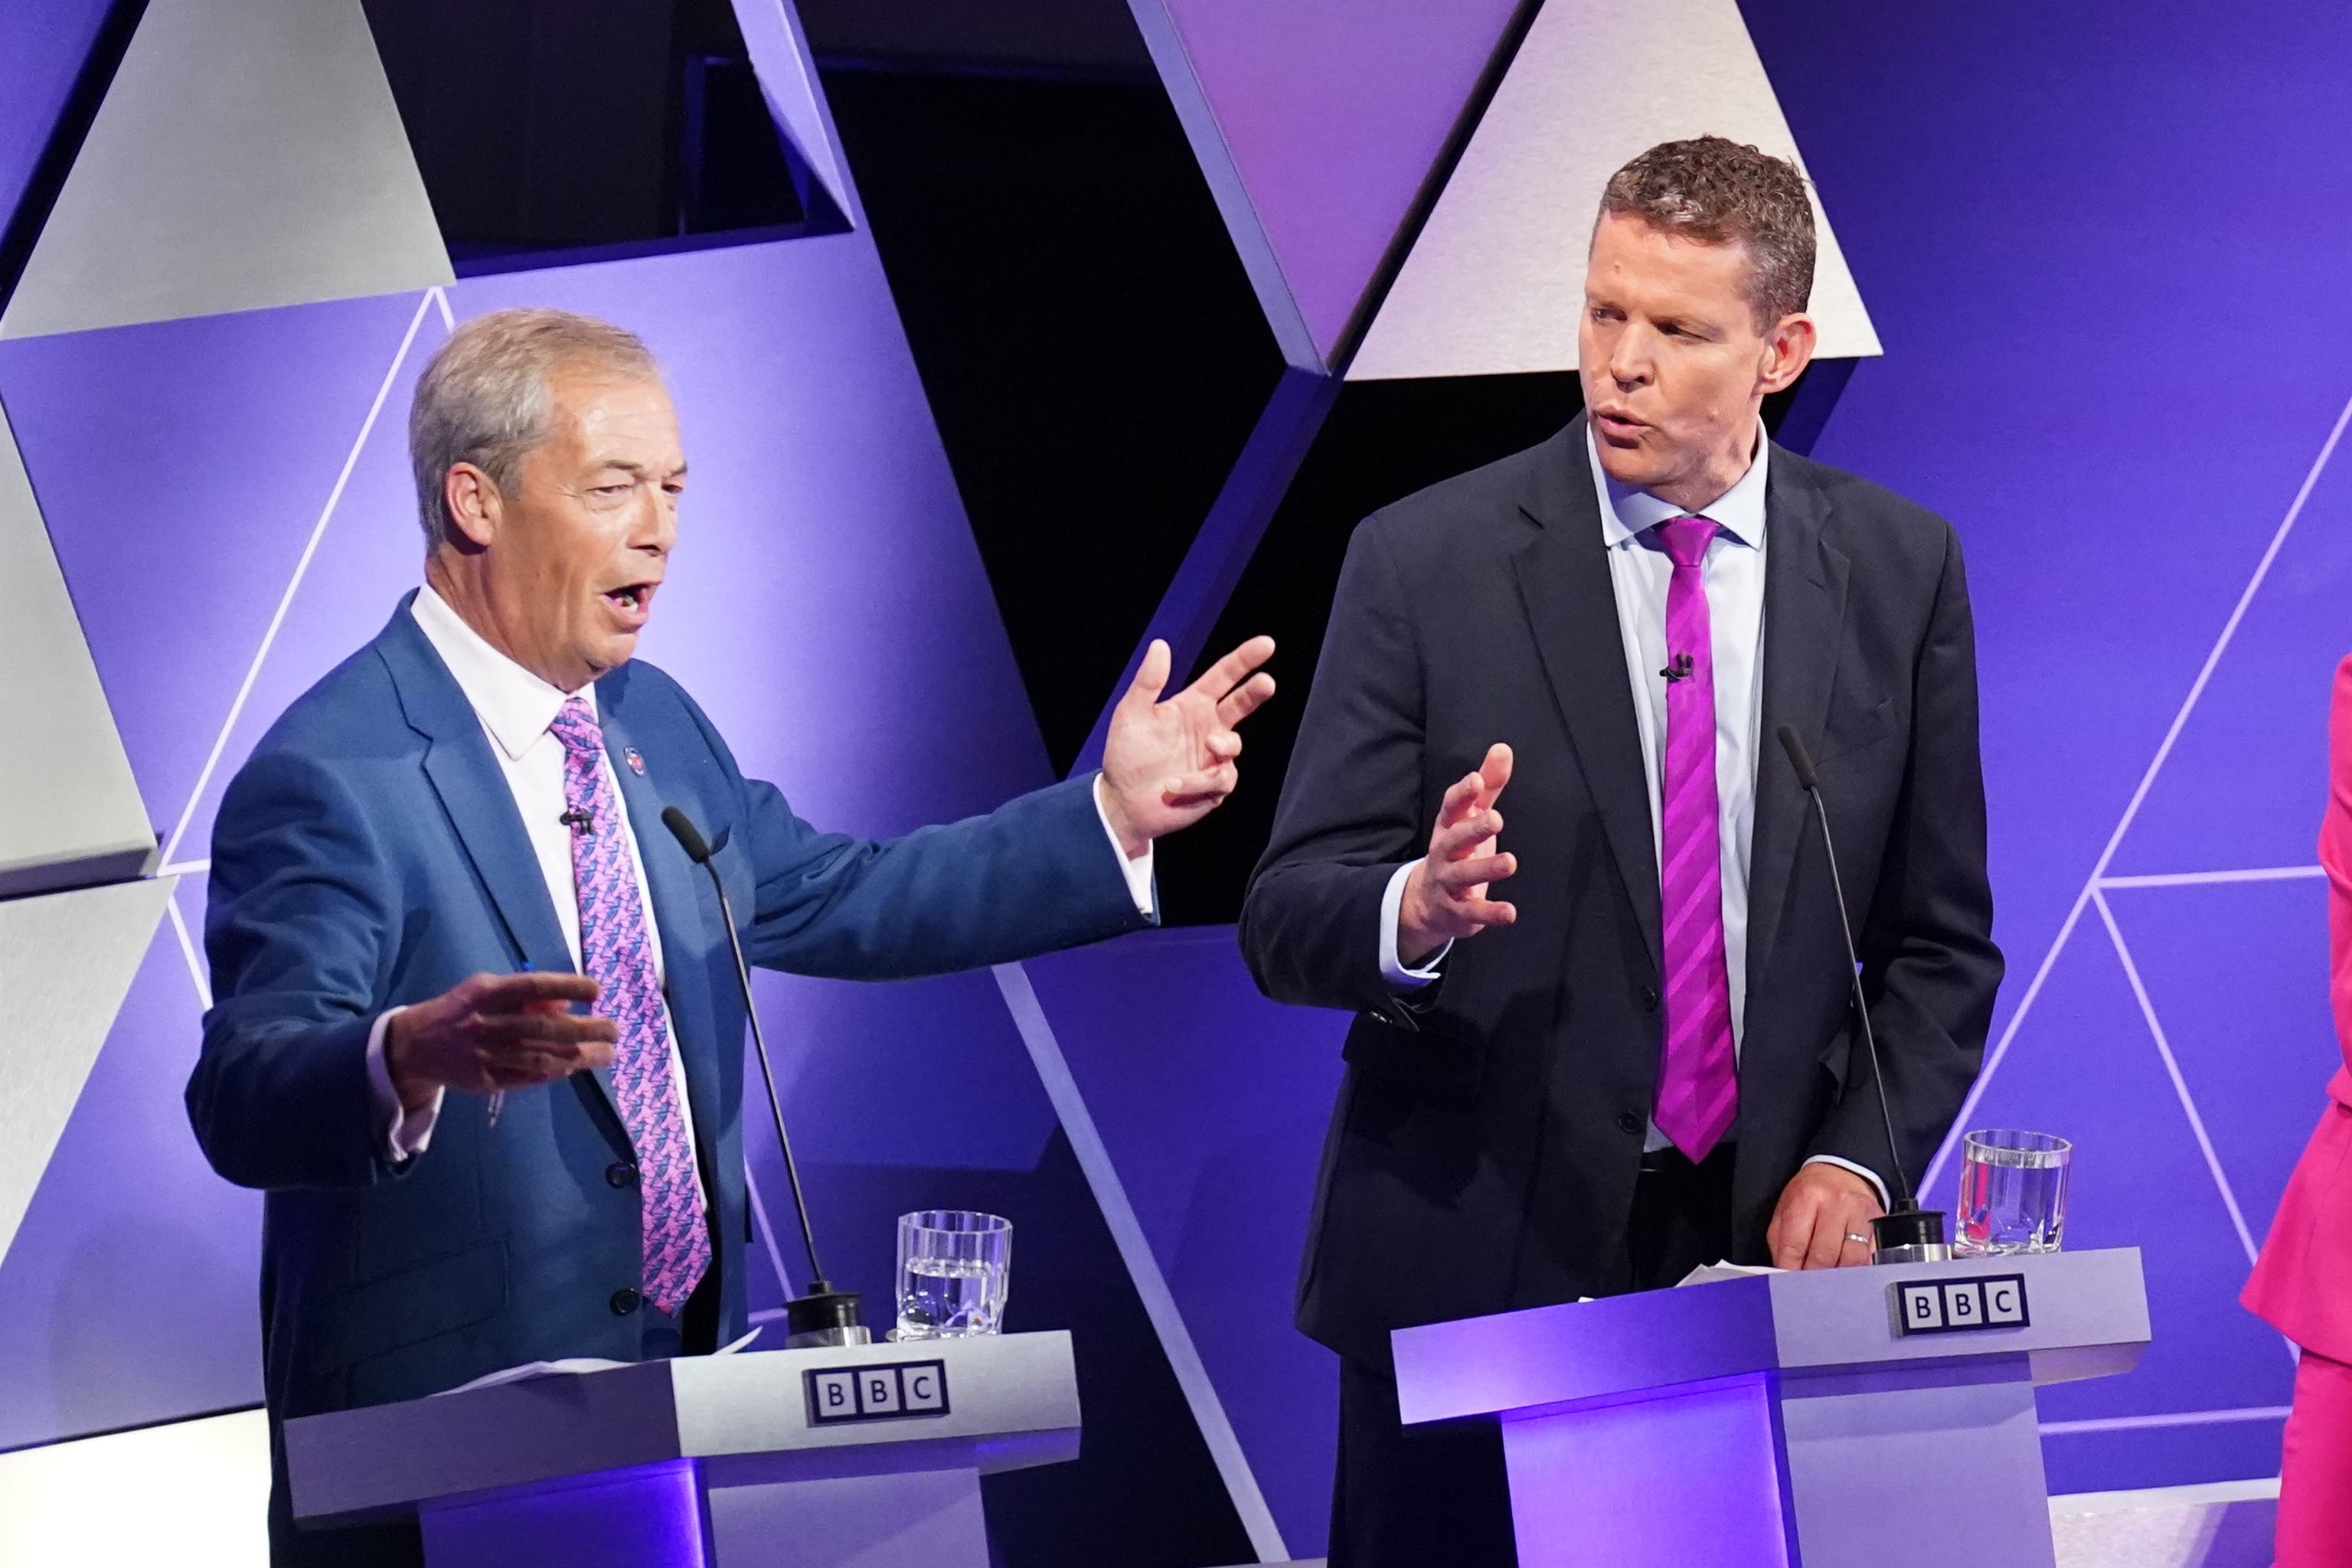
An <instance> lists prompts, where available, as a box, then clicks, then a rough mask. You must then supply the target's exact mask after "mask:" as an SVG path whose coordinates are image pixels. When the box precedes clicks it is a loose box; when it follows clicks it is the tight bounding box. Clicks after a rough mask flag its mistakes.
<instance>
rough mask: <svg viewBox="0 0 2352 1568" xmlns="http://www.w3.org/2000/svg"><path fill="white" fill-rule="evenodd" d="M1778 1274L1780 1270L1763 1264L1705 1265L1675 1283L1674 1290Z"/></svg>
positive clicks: (1718, 1263)
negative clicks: (1726, 1280) (1752, 1276)
mask: <svg viewBox="0 0 2352 1568" xmlns="http://www.w3.org/2000/svg"><path fill="white" fill-rule="evenodd" d="M1778 1273H1780V1269H1778V1268H1773V1267H1772V1266H1771V1265H1769V1264H1765V1263H1721V1262H1717V1263H1706V1264H1702V1265H1700V1266H1699V1267H1698V1268H1694V1269H1692V1270H1691V1271H1690V1272H1689V1273H1687V1274H1685V1275H1684V1276H1683V1277H1682V1278H1681V1279H1677V1280H1676V1281H1675V1289H1677V1290H1679V1289H1682V1288H1683V1287H1684V1286H1685V1285H1712V1284H1714V1283H1715V1282H1716V1281H1717V1280H1718V1279H1746V1278H1748V1276H1749V1275H1751V1274H1778Z"/></svg>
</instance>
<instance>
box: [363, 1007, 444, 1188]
mask: <svg viewBox="0 0 2352 1568" xmlns="http://www.w3.org/2000/svg"><path fill="white" fill-rule="evenodd" d="M399 1011H400V1009H399V1008H397V1007H387V1008H385V1009H384V1010H383V1012H381V1013H379V1014H377V1015H376V1019H375V1023H374V1025H373V1026H372V1027H371V1028H369V1030H368V1038H367V1075H368V1094H369V1096H370V1098H372V1099H373V1100H374V1101H375V1133H376V1137H375V1142H376V1152H377V1153H378V1154H379V1155H381V1156H383V1159H384V1160H386V1161H387V1162H389V1163H392V1164H394V1165H397V1164H400V1163H403V1162H404V1161H407V1160H413V1159H415V1157H416V1156H417V1155H419V1154H422V1153H424V1152H425V1145H426V1144H428V1143H431V1142H433V1128H434V1124H435V1123H436V1122H437V1121H440V1120H441V1100H442V1098H443V1097H444V1096H445V1095H446V1094H447V1093H448V1092H449V1091H448V1090H447V1089H435V1090H434V1091H433V1103H432V1104H430V1105H427V1106H425V1107H423V1108H421V1109H419V1110H409V1109H408V1108H407V1107H405V1106H404V1105H402V1104H401V1103H400V1091H399V1090H397V1089H394V1088H393V1087H392V1068H390V1067H389V1066H387V1065H386V1064H385V1062H384V1059H383V1036H384V1031H385V1030H386V1029H388V1028H390V1027H391V1026H392V1016H393V1015H394V1013H397V1012H399Z"/></svg>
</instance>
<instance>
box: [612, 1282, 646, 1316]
mask: <svg viewBox="0 0 2352 1568" xmlns="http://www.w3.org/2000/svg"><path fill="white" fill-rule="evenodd" d="M642 1300H645V1298H644V1297H643V1296H640V1295H638V1294H637V1293H636V1292H635V1290H632V1289H628V1288H627V1287H626V1286H624V1287H623V1288H621V1289H618V1290H615V1291H614V1292H613V1316H614V1317H616V1318H625V1317H627V1316H628V1315H629V1314H630V1313H631V1312H634V1311H635V1310H637V1303H638V1302H640V1301H642Z"/></svg>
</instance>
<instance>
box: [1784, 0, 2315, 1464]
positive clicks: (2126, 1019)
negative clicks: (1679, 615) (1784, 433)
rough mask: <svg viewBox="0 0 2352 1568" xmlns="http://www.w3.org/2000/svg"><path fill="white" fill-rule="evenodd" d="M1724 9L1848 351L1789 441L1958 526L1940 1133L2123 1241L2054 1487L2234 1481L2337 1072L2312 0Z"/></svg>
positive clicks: (2257, 1444) (2061, 1421)
mask: <svg viewBox="0 0 2352 1568" xmlns="http://www.w3.org/2000/svg"><path fill="white" fill-rule="evenodd" d="M1743 9H1744V10H1745V12H1746V14H1747V16H1748V24H1749V26H1750V28H1751V30H1752V32H1753V33H1754V35H1755V37H1756V41H1757V44H1758V47H1759V50H1760V52H1761V53H1762V56H1763V58H1764V63H1765V66H1766V68H1768V70H1769V72H1770V74H1771V77H1772V80H1773V83H1774V85H1775V87H1776V88H1777V89H1779V92H1780V101H1781V104H1782V106H1783V107H1784V108H1785V109H1786V110H1787V112H1788V116H1789V120H1790V125H1791V126H1792V128H1793V129H1794V130H1795V132H1796V135H1797V140H1798V142H1799V144H1800V145H1801V146H1802V147H1803V148H1804V150H1805V156H1806V160H1807V163H1808V164H1809V165H1810V167H1811V172H1812V174H1813V175H1814V177H1815V178H1817V179H1818V180H1819V181H1820V182H1821V185H1822V190H1823V191H1824V192H1826V193H1828V199H1829V200H1830V202H1831V203H1832V210H1833V211H1834V213H1835V216H1836V219H1837V224H1838V237H1839V238H1840V240H1841V241H1842V242H1843V245H1844V247H1845V252H1846V255H1847V257H1848V258H1849V259H1850V261H1851V262H1852V265H1853V273H1854V277H1855V279H1856V280H1857V282H1858V283H1859V285H1860V287H1861V289H1862V290H1863V293H1864V298H1866V299H1867V300H1869V301H1870V309H1871V314H1872V317H1873V319H1874V320H1875V321H1876V322H1877V324H1878V329H1879V331H1880V333H1881V335H1882V336H1883V337H1884V339H1885V344H1886V357H1885V359H1884V360H1880V361H1875V362H1871V363H1864V365H1862V366H1861V367H1860V368H1859V369H1858V370H1857V371H1856V372H1855V374H1854V376H1853V382H1852V384H1850V385H1849V386H1848V387H1847V389H1846V392H1845V395H1844V397H1843V400H1842V401H1841V403H1840V404H1839V405H1838V409H1837V412H1836V414H1835V415H1834V416H1832V419H1831V420H1830V423H1829V426H1828V428H1827V431H1826V432H1825V434H1824V435H1823V437H1822V439H1821V441H1820V443H1819V444H1818V446H1817V447H1816V448H1815V453H1816V455H1817V456H1819V457H1821V458H1823V459H1824V460H1826V461H1828V462H1832V463H1835V464H1837V465H1839V466H1840V467H1843V468H1853V469H1856V470H1858V471H1860V472H1862V473H1864V474H1867V475H1869V476H1870V477H1871V478H1873V479H1879V480H1881V481H1883V482H1885V483H1886V484H1889V485H1892V486H1893V487H1895V489H1899V490H1902V491H1904V492H1905V493H1906V494H1908V495H1911V496H1914V497H1916V498H1917V499H1918V500H1922V501H1924V502H1926V503H1927V504H1928V505H1930V506H1932V507H1935V508H1937V510H1940V511H1943V512H1944V513H1946V514H1947V515H1948V516H1949V517H1950V518H1952V519H1953V521H1955V522H1956V523H1957V524H1958V527H1959V530H1960V533H1961V536H1962V539H1963V541H1964V543H1965V545H1966V547H1967V550H1968V552H1969V580H1970V587H1971V590H1972V593H1973V595H1974V598H1975V604H1976V612H1977V631H1978V637H1979V645H1980V646H1979V659H1980V665H1981V670H1982V677H1983V688H1984V741H1985V763H1986V771H1987V783H1988V786H1989V791H1990V809H1991V818H1992V821H1991V827H1992V873H1993V887H1994V890H1995V892H1996V895H1997V898H1998V905H1999V920H1998V926H1997V934H1998V935H1999V937H2000V941H2001V943H2002V945H2003V946H2004V947H2005V948H2006V949H2007V951H2008V952H2009V954H2010V960H2011V968H2010V973H2011V979H2010V982H2009V984H2007V985H2006V986H2005V987H2004V988H2003V991H2002V995H2001V1000H2000V1015H1999V1017H1998V1018H1997V1020H1996V1022H1995V1026H1994V1041H1995V1046H1996V1049H1995V1051H1994V1053H1993V1055H1992V1057H1991V1058H1990V1066H1989V1069H1988V1073H1987V1075H1986V1078H1985V1079H1984V1082H1983V1098H1982V1100H1981V1102H1980V1103H1979V1104H1978V1105H1977V1106H1976V1107H1975V1109H1974V1110H1972V1111H1971V1112H1970V1113H1969V1121H1970V1122H1971V1123H1972V1124H1975V1125H1987V1124H2007V1125H2025V1126H2031V1127H2037V1128H2043V1129H2046V1130H2048V1131H2056V1132H2062V1133H2066V1134H2068V1135H2071V1136H2072V1137H2074V1139H2075V1140H2076V1141H2077V1143H2078V1148H2077V1152H2076V1166H2075V1178H2074V1179H2075V1185H2074V1218H2073V1223H2072V1225H2071V1226H2070V1228H2069V1230H2068V1233H2067V1237H2066V1239H2067V1243H2068V1245H2069V1246H2074V1247H2111V1246H2120V1245H2136V1246H2138V1247H2143V1248H2145V1249H2146V1253H2147V1273H2148V1286H2149V1297H2150V1307H2151V1311H2152V1313H2153V1318H2154V1324H2155V1331H2156V1341H2155V1344H2154V1346H2153V1348H2151V1349H2150V1350H2149V1352H2148V1353H2147V1359H2146V1361H2145V1362H2144V1363H2143V1365H2142V1368H2141V1370H2140V1372H2139V1373H2137V1374H2136V1375H2134V1376H2132V1377H2127V1378H2116V1379H2111V1380H2105V1381H2101V1382H2095V1383H2088V1384H2078V1385H2074V1386H2069V1387H2065V1388H2059V1389H2053V1390H2051V1391H2050V1392H2049V1394H2047V1395H2046V1396H2045V1398H2044V1399H2043V1401H2042V1414H2043V1419H2044V1423H2045V1426H2044V1433H2045V1443H2044V1447H2045V1451H2046V1455H2047V1458H2048V1464H2049V1471H2050V1479H2051V1482H2052V1485H2053V1489H2057V1490H2062V1491H2064V1490H2084V1489H2104V1488H2116V1487H2128V1486H2151V1485H2158V1484H2165V1483H2172V1482H2189V1481H2205V1480H2219V1479H2231V1478H2240V1477H2252V1476H2263V1475H2273V1474H2275V1473H2276V1470H2277V1465H2278V1441H2279V1415H2280V1411H2279V1408H2278V1407H2280V1406H2282V1405H2284V1404H2285V1403H2286V1400H2287V1392H2288V1387H2289V1379H2290V1375H2291V1372H2292V1363H2291V1362H2290V1360H2289V1356H2288V1352H2287V1347H2286V1346H2285V1345H2284V1343H2283V1342H2281V1341H2280V1339H2279V1338H2278V1336H2277V1335H2275V1334H2273V1333H2272V1332H2271V1331H2269V1330H2267V1329H2265V1328H2264V1327H2263V1325H2262V1324H2261V1323H2259V1322H2258V1321H2255V1320H2254V1319H2253V1318H2252V1317H2250V1316H2249V1315H2247V1314H2246V1313H2245V1312H2244V1311H2243V1310H2241V1309H2240V1308H2239V1307H2238V1306H2237V1305H2236V1301H2235V1298H2236V1294H2237V1290H2238V1288H2239V1286H2240V1285H2241V1284H2242V1282H2243V1280H2244V1279H2245V1276H2246V1272H2247V1268H2248V1265H2249V1261H2250V1252H2251V1248H2252V1246H2253V1245H2255V1244H2258V1243H2259V1242H2260V1241H2261V1239H2262V1237H2263V1231H2264V1229H2265V1228H2266V1227H2267V1226H2268V1225H2269V1222H2270V1218H2271V1214H2272V1210H2273V1205H2275V1204H2276V1202H2277V1200H2278V1195H2279V1192H2280V1190H2281V1188H2282V1186H2283V1185H2284V1182H2285V1178H2286V1173H2287V1170H2288V1169H2289V1167H2290V1165H2291V1164H2292V1163H2293V1161H2294V1155H2295V1153H2296V1152H2298V1151H2299V1150H2300V1148H2301V1146H2302V1143H2303V1140H2304V1139H2305V1136H2307V1135H2308V1133H2309V1131H2310V1129H2311V1126H2312V1124H2313V1122H2314V1121H2315V1120H2316V1118H2317V1117H2318V1115H2319V1111H2320V1108H2321V1103H2322V1098H2323V1093H2324V1087H2323V1086H2324V1085H2325V1083H2326V1076H2327V1070H2328V1065H2329V1063H2330V1062H2331V1061H2332V1060H2333V1059H2334V1056H2335V1047H2334V1044H2333V1040H2332V1037H2331V1034H2330V1030H2329V1025H2328V1013H2327V1001H2326V911H2325V898H2324V893H2323V890H2322V888H2323V885H2322V884H2321V883H2319V882H2318V881H2315V880H2312V879H2308V877H2307V876H2303V875H2294V873H2301V872H2305V871H2307V869H2308V868H2310V867H2311V866H2312V864H2313V861H2314V858H2315V857H2314V843H2315V837H2316V835H2317V829H2318V825H2319V813H2320V809H2321V806H2322V805H2323V803H2324V801H2325V798H2326V795H2325V791H2326V704H2327V693H2328V682H2329V678H2330V675H2331V673H2332V671H2333V669H2334V668H2335V664H2336V660H2337V658H2340V657H2341V656H2342V655H2343V654H2344V653H2345V651H2346V650H2347V648H2352V613H2347V605H2352V462H2347V454H2345V453H2343V452H2342V451H2341V450H2340V449H2337V448H2336V447H2334V442H2335V438H2336V434H2337V433H2338V431H2339V430H2340V428H2341V426H2342V421H2343V417H2344V414H2345V411H2346V406H2347V405H2346V400H2347V397H2352V290H2347V289H2346V288H2345V286H2344V258H2345V257H2346V256H2347V255H2348V254H2352V203H2347V201H2345V200H2344V197H2343V192H2344V189H2345V183H2344V173H2343V155H2342V154H2343V149H2344V148H2345V147H2347V146H2352V99H2347V96H2346V94H2345V92H2344V90H2343V67H2344V62H2345V61H2346V60H2347V59H2352V13H2347V11H2346V10H2345V9H2344V8H2342V7H2340V6H2334V5H2288V6H2270V7H2255V8H2251V9H2250V8H2247V7H2244V6H2221V5H2197V4H2184V3H2177V0H2176V3H2164V4H2157V5H2118V4H2101V5H2069V6H2058V7H2050V6H2037V5H2023V4H2018V3H2014V0H1998V3H1995V4H1992V5H1970V6H1961V7H1948V6H1947V7H1932V6H1931V7H1898V8H1889V7H1885V6H1880V5H1860V4H1846V3H1841V4H1832V5H1822V4H1819V3H1806V4H1798V3H1794V0H1747V3H1746V4H1745V5H1744V6H1743ZM2331 451H2334V452H2335V459H2334V461H2333V463H2332V464H2328V463H2326V462H2325V461H2324V459H2325V458H2326V456H2327V455H2328V454H2329V453H2330V452H2331ZM2306 487H2307V489H2306ZM2290 522H2291V523H2292V526H2291V527H2290V526H2288V524H2289V523H2290ZM2273 547H2275V549H2276V554H2275V556H2274V557H2273V555H2272V554H2271V553H2270V552H2272V551H2273ZM2217 652H2218V658H2217V657H2216V655H2217ZM2209 666H2210V679H2206V675H2207V672H2208V669H2209ZM2159 762H2160V763H2161V765H2160V766H2158V763H2159ZM1832 804H1834V803H1832ZM2270 873H2288V874H2290V875H2286V876H2284V879H2277V880H2270V879H2252V880H2249V879H2248V878H2249V876H2250V874H2251V875H2253V876H2256V877H2261V876H2263V875H2265V874H2270ZM2208 877H2210V878H2214V879H2216V880H2211V881H2207V880H2189V881H2179V880H2176V879H2181V878H2195V879H2204V878H2208ZM2149 879H2153V880H2149ZM2004 1047H2005V1048H2004ZM1953 1179H1954V1167H1953V1165H1952V1163H1950V1162H1949V1161H1947V1162H1946V1163H1943V1164H1942V1165H1941V1166H1940V1167H1939V1170H1938V1172H1937V1186H1936V1188H1935V1190H1934V1193H1933V1195H1934V1196H1935V1197H1936V1198H1937V1199H1938V1200H1940V1201H1943V1202H1946V1203H1948V1202H1949V1201H1950V1198H1951V1195H1952V1183H1953Z"/></svg>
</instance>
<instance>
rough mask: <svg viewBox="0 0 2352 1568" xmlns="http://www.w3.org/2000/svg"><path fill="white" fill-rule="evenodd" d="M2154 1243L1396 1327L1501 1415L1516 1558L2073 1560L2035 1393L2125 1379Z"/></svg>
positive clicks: (1900, 1567)
mask: <svg viewBox="0 0 2352 1568" xmlns="http://www.w3.org/2000/svg"><path fill="white" fill-rule="evenodd" d="M2147 1340H2148V1326H2147V1295H2146V1292H2145V1289H2143V1285H2142V1280H2141V1277H2140V1264H2139V1253H2138V1251H2137V1248H2121V1249H2116V1250H2113V1251H2102V1252H2079V1253H2073V1252H2070V1253H2050V1254H2045V1255H2042V1256H2038V1257H2009V1258H1969V1259H1966V1260H1956V1261H1952V1262H1948V1263H1915V1264H1889V1265H1885V1266H1883V1267H1877V1268H1836V1269H1823V1270H1819V1271H1814V1272H1807V1273H1794V1274H1771V1275H1756V1276H1750V1277H1748V1278H1745V1279H1729V1280H1724V1281H1721V1282H1718V1283H1715V1284H1708V1285H1692V1286H1686V1287H1685V1288H1684V1289H1678V1290H1653V1291H1649V1292H1646V1293H1643V1294H1640V1295H1633V1296H1614V1297H1611V1298H1609V1299H1608V1300H1599V1301H1581V1302H1578V1303H1576V1304H1574V1305H1571V1306H1559V1307H1539V1308H1534V1309H1531V1310H1527V1311H1521V1312H1505V1313H1499V1314H1497V1315H1496V1316H1494V1317H1489V1318H1474V1319H1468V1320H1465V1321H1461V1322H1454V1323H1433V1324H1430V1325H1429V1326H1427V1327H1424V1328H1415V1329H1401V1330H1399V1331H1397V1332H1396V1333H1395V1334H1394V1335H1393V1336H1392V1338H1391V1343H1392V1344H1393V1345H1394V1348H1395V1352H1396V1372H1397V1394H1398V1402H1399V1404H1400V1405H1401V1407H1402V1414H1403V1417H1404V1419H1405V1421H1406V1422H1407V1423H1408V1424H1412V1423H1419V1422H1430V1421H1460V1420H1470V1419H1478V1420H1498V1419H1499V1420H1500V1422H1501V1423H1502V1428H1503V1458H1504V1463H1505V1466H1506V1468H1507V1470H1508V1472H1509V1476H1510V1486H1511V1520H1512V1524H1513V1527H1514V1529H1515V1530H1516V1531H1517V1537H1518V1553H1519V1563H1520V1568H1568V1565H1570V1564H1593V1563H1607V1564H1609V1565H1610V1568H2054V1563H2055V1556H2054V1553H2053V1548H2052V1544H2051V1534H2050V1506H2049V1498H2048V1494H2047V1489H2046V1487H2047V1483H2046V1482H2045V1480H2044V1479H2043V1476H2042V1445H2041V1436H2040V1432H2039V1424H2038V1421H2037V1416H2036V1411H2035V1405H2034V1393H2033V1391H2034V1389H2035V1387H2036V1386H2037V1385H2039V1384H2045V1383H2058V1382H2063V1381H2065V1380H2068V1379H2072V1378H2084V1377H2103V1376H2105V1375H2108V1374H2110V1373H2121V1372H2128V1371H2130V1370H2131V1369H2132V1367H2133V1366H2135V1365H2136V1364H2137V1363H2138V1361H2139V1354H2140V1352H2141V1351H2142V1350H2143V1349H2145V1348H2146V1347H2147Z"/></svg>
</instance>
